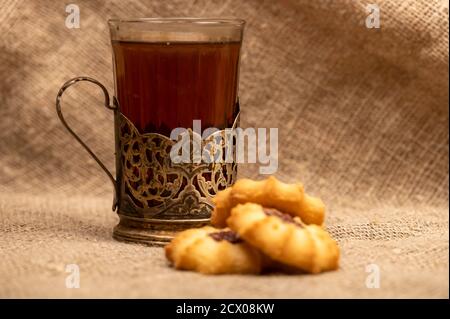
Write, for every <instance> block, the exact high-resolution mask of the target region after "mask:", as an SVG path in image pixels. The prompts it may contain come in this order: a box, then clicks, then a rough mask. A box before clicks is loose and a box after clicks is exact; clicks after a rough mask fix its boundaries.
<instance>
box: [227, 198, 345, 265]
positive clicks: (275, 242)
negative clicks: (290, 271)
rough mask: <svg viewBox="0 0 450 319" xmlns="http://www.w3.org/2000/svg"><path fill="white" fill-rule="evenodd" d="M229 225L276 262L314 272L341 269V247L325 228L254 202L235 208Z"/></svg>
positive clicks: (229, 219) (228, 221) (228, 220)
mask: <svg viewBox="0 0 450 319" xmlns="http://www.w3.org/2000/svg"><path fill="white" fill-rule="evenodd" d="M227 223H228V226H229V227H230V228H231V229H232V230H234V231H235V232H237V233H238V234H239V236H240V237H241V238H243V239H244V240H245V241H246V242H248V243H249V244H251V245H252V246H254V247H256V248H257V249H259V250H261V252H263V253H264V254H266V255H267V256H268V257H270V258H272V259H273V260H275V261H278V262H281V263H283V264H286V265H289V266H293V267H296V268H298V269H301V270H303V271H306V272H311V273H318V272H321V271H326V270H333V269H336V268H338V264H339V247H338V245H337V243H336V242H335V241H334V240H333V239H332V238H331V237H330V235H329V234H328V233H327V232H326V231H325V230H324V229H323V228H322V227H319V226H317V225H306V224H304V223H302V221H301V220H300V219H299V218H297V217H295V218H292V216H290V215H288V214H283V213H281V212H280V211H278V210H276V209H270V208H263V207H262V206H261V205H258V204H253V203H247V204H239V205H237V206H236V207H234V208H233V209H232V210H231V215H230V217H229V218H228V219H227Z"/></svg>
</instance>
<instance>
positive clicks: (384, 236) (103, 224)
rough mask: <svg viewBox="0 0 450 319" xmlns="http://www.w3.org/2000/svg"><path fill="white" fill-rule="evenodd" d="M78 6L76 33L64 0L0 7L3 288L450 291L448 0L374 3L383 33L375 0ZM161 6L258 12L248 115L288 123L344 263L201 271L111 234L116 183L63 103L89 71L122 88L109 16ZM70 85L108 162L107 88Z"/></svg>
mask: <svg viewBox="0 0 450 319" xmlns="http://www.w3.org/2000/svg"><path fill="white" fill-rule="evenodd" d="M75 3H76V4H78V5H79V7H80V10H81V28H80V29H68V28H66V27H65V23H64V22H65V18H66V15H67V13H66V12H65V5H66V2H65V1H8V0H6V1H5V0H2V1H1V6H0V7H1V10H0V33H1V34H2V36H1V38H0V61H1V63H0V74H1V77H0V105H1V106H0V139H1V143H0V238H1V240H0V297H267V298H270V297H276V298H280V297H287V298H301V297H357V298H361V297H448V282H449V278H448V270H449V269H448V254H449V251H448V242H449V241H448V239H449V237H448V227H449V226H448V209H449V206H448V201H449V193H448V188H449V175H448V172H449V171H448V160H449V158H448V151H449V149H448V146H449V144H448V143H449V142H448V2H446V1H431V0H417V1H402V2H399V1H395V0H385V1H375V0H374V1H373V3H377V4H378V5H379V7H380V10H381V29H368V28H366V27H365V19H366V16H367V13H366V4H367V2H366V1H325V0H323V1H309V0H308V1H307V0H305V1H294V0H283V1H281V0H280V1H259V0H253V1H233V0H228V1H206V0H200V1H187V2H185V1H93V0H90V1H78V0H77V1H75ZM154 16H162V17H167V16H199V17H205V16H220V17H240V18H243V19H245V20H247V28H246V33H245V37H244V38H245V39H244V46H243V52H242V63H241V77H240V100H241V104H242V120H241V124H242V125H243V126H244V127H248V126H253V127H278V128H279V140H280V143H279V169H278V172H277V176H278V177H279V178H280V179H282V180H284V181H286V182H293V181H298V180H300V181H302V182H303V183H304V184H305V187H306V189H307V191H308V192H310V193H312V194H314V195H317V196H320V197H321V198H322V199H323V200H324V202H325V203H326V204H327V221H326V225H327V227H328V229H329V230H330V232H331V234H332V235H333V236H334V237H335V238H336V239H337V240H338V241H339V243H340V246H341V248H342V258H341V268H340V269H339V270H338V271H335V272H329V273H325V274H321V275H314V276H312V275H283V274H276V273H274V274H270V275H265V276H237V275H236V276H217V277H212V276H203V275H199V274H195V273H189V272H181V271H175V270H173V269H171V268H170V267H168V264H167V262H166V260H165V258H164V255H163V250H162V249H161V248H149V247H144V246H140V245H133V244H124V243H120V242H116V241H114V240H113V239H112V237H111V232H112V228H113V226H114V225H115V224H116V223H117V221H118V218H117V216H116V215H115V214H114V213H113V212H111V202H112V192H113V190H112V186H111V184H110V182H109V181H108V179H107V177H106V176H105V175H104V174H103V173H102V172H101V170H100V169H99V168H98V167H97V165H96V163H95V162H94V161H93V160H92V159H91V158H90V157H89V156H88V155H87V153H86V152H85V151H84V150H83V149H82V148H81V146H80V145H78V144H76V142H75V141H74V140H73V138H72V137H71V136H70V135H69V134H68V133H67V132H66V131H64V129H63V127H62V125H61V123H60V122H59V121H58V119H57V117H56V112H55V106H54V101H55V96H56V93H57V91H58V89H59V87H60V86H61V84H62V83H63V82H65V81H66V80H68V79H69V78H71V77H74V76H78V75H88V76H92V77H95V78H96V79H98V80H100V81H101V82H103V83H105V85H106V86H107V87H108V89H110V92H113V91H112V90H113V76H112V63H111V49H110V43H109V32H108V29H107V24H106V20H107V19H108V18H111V17H154ZM68 93H69V94H67V96H66V97H65V99H64V103H63V108H64V110H65V112H66V114H67V119H68V121H69V123H71V124H72V125H73V126H74V127H75V129H76V131H77V132H80V135H81V136H82V137H83V138H85V140H86V141H87V143H88V144H89V145H90V146H92V148H93V149H94V150H95V151H96V152H97V153H98V154H100V157H101V158H102V159H103V160H104V162H105V163H106V165H107V166H108V167H111V168H112V167H113V166H114V156H113V153H114V143H113V119H112V114H111V113H110V112H109V111H107V110H106V109H104V108H103V107H102V106H101V104H102V100H101V99H102V96H101V92H99V90H98V89H96V88H95V87H92V86H90V85H88V84H80V85H78V86H77V87H76V88H75V89H71V90H70V91H69V92H68ZM257 168H258V167H257V166H255V165H243V166H241V167H240V172H239V175H240V177H252V178H260V177H261V176H258V169H257ZM67 264H77V265H79V267H80V276H81V277H80V278H81V281H80V285H81V286H80V288H79V289H68V288H66V285H65V283H66V277H67V276H68V275H69V273H66V272H65V267H66V265H67ZM370 264H376V265H378V266H379V269H380V288H368V287H367V286H366V279H367V276H368V275H370V274H369V273H367V272H366V267H367V266H368V265H370Z"/></svg>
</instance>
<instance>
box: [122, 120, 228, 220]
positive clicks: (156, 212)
mask: <svg viewBox="0 0 450 319" xmlns="http://www.w3.org/2000/svg"><path fill="white" fill-rule="evenodd" d="M118 116H119V119H118V122H119V129H118V133H119V145H120V162H121V166H122V174H121V185H120V203H119V212H120V213H121V214H126V215H130V216H136V217H138V216H140V217H144V218H158V219H186V218H189V219H204V218H209V217H210V213H211V209H212V208H213V206H212V203H211V199H212V197H213V196H214V195H215V194H216V193H217V192H218V191H220V190H223V189H225V188H226V187H228V186H230V185H232V184H233V183H234V180H235V178H236V170H237V166H236V163H235V162H234V161H233V162H231V163H217V162H216V163H214V162H212V163H205V162H203V161H200V158H199V155H203V156H204V158H205V157H206V158H219V156H221V158H222V159H223V160H224V159H225V157H224V154H226V152H227V147H229V145H228V144H227V143H226V140H227V139H226V138H225V134H226V131H225V130H222V131H217V132H215V133H213V134H211V135H210V136H208V137H207V138H206V139H203V140H202V139H201V137H200V136H199V135H198V133H195V132H193V131H192V130H190V129H189V130H187V132H186V133H185V134H188V135H189V136H184V137H188V138H186V141H187V143H190V145H189V150H190V159H191V160H196V161H197V163H192V162H191V163H174V162H173V161H172V160H171V157H170V152H171V149H172V147H173V146H174V145H175V144H176V143H178V142H180V143H181V142H182V141H180V140H178V141H174V140H171V139H170V138H168V137H166V136H164V135H161V134H158V133H146V134H141V133H140V132H139V131H138V130H137V129H136V127H135V126H134V125H133V123H132V122H131V121H129V120H128V119H127V118H126V117H125V116H124V115H123V114H119V115H118ZM180 138H183V136H181V137H180ZM194 143H198V144H199V145H197V148H196V150H200V151H201V152H202V153H201V154H199V153H198V152H197V153H194V149H195V148H194ZM231 146H232V147H233V152H232V154H234V144H233V143H232V144H231Z"/></svg>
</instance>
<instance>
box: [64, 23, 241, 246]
mask: <svg viewBox="0 0 450 319" xmlns="http://www.w3.org/2000/svg"><path fill="white" fill-rule="evenodd" d="M108 24H109V29H110V35H111V44H112V51H113V66H114V84H115V95H114V97H113V98H112V99H110V97H109V94H108V92H107V89H106V88H105V87H104V86H103V85H102V84H101V83H99V82H98V81H97V80H95V79H93V78H89V77H77V78H74V79H71V80H69V81H67V82H66V83H65V84H64V85H63V87H62V88H61V90H60V91H59V93H58V96H57V100H56V108H57V112H58V116H59V118H60V119H61V121H62V123H63V124H64V126H65V127H66V128H67V129H68V131H69V132H70V133H71V134H72V135H73V136H74V137H75V138H76V140H77V141H78V142H79V143H80V144H81V145H82V146H83V147H84V148H85V149H86V150H87V151H88V152H89V154H90V155H91V156H93V158H94V159H95V160H96V161H97V162H98V163H99V165H100V166H101V168H102V169H103V170H104V171H105V172H106V173H107V175H108V176H109V178H110V179H111V181H112V182H113V184H114V189H115V199H114V203H113V210H117V213H118V215H119V217H120V222H119V224H118V225H117V226H116V227H115V228H114V232H113V237H114V238H116V239H118V240H122V241H131V242H141V243H146V244H151V245H162V244H165V243H166V242H168V241H169V240H170V239H171V238H173V236H174V234H175V233H176V232H177V231H180V230H184V229H187V228H191V227H197V226H202V225H205V224H208V223H209V217H210V214H211V210H212V209H213V204H212V198H213V197H214V195H215V194H216V193H217V192H218V191H220V190H223V189H225V188H226V187H228V186H230V185H232V184H233V183H234V180H235V178H236V170H237V165H236V163H235V162H234V161H222V162H203V161H200V162H197V161H192V162H189V161H188V162H186V161H183V162H181V163H180V162H174V161H172V159H171V156H170V152H171V149H172V147H173V146H174V145H175V144H176V143H177V142H178V141H177V140H174V139H171V138H170V137H171V133H172V132H173V130H174V129H179V128H186V129H188V130H187V132H188V133H187V134H189V135H190V136H191V137H192V141H195V140H196V139H195V137H197V138H198V137H199V136H195V135H199V133H198V132H195V131H194V130H192V127H193V121H198V120H200V121H201V122H200V123H201V127H202V128H203V129H204V128H211V127H213V128H217V129H218V131H217V132H215V133H213V134H211V136H202V137H200V141H201V142H200V143H202V145H203V144H207V143H208V139H211V138H214V137H215V136H217V135H219V136H220V135H221V134H225V133H224V132H225V130H226V129H229V128H234V127H235V126H236V125H237V123H238V118H239V102H238V86H239V59H240V51H241V45H242V36H243V31H244V25H245V21H243V20H240V19H198V18H168V19H153V18H152V19H133V20H120V19H112V20H109V21H108ZM79 81H89V82H91V83H94V84H96V85H98V86H99V87H100V88H101V89H102V91H103V93H104V96H105V106H106V107H107V108H109V109H111V110H113V111H114V124H115V148H116V149H115V153H116V176H115V178H114V177H113V176H112V174H111V173H110V172H109V170H108V169H107V168H106V167H105V166H104V165H103V163H101V161H100V160H99V159H98V158H97V156H96V155H95V154H94V153H93V152H92V151H91V150H90V149H89V147H88V146H87V145H86V144H85V143H84V142H83V141H82V140H81V139H80V138H79V137H78V136H77V135H76V133H75V132H74V131H73V130H72V129H71V128H70V127H69V126H68V125H67V122H66V121H65V119H64V117H63V114H62V112H61V98H62V96H63V93H64V91H65V90H66V89H67V88H68V87H69V86H71V85H73V84H74V83H76V82H79ZM111 100H112V103H110V102H111ZM213 135H214V136H213ZM197 140H198V139H197ZM192 143H193V142H191V144H192ZM219 147H220V146H219ZM222 147H225V146H224V145H222ZM215 151H217V147H216V148H215ZM221 151H222V153H224V152H225V150H221Z"/></svg>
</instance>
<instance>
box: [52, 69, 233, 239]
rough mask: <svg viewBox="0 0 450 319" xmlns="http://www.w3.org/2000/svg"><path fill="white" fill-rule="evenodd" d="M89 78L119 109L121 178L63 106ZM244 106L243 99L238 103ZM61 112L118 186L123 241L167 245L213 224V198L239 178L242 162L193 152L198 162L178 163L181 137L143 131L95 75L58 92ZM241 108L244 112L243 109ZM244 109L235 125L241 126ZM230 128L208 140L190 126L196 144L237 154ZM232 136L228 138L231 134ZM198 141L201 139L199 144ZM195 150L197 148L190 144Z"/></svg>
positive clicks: (206, 150) (118, 230)
mask: <svg viewBox="0 0 450 319" xmlns="http://www.w3.org/2000/svg"><path fill="white" fill-rule="evenodd" d="M80 81H87V82H91V83H93V84H96V85H98V86H99V87H100V88H101V90H102V92H103V94H104V98H105V100H104V106H105V107H106V108H108V109H110V110H113V111H114V126H115V136H116V179H114V177H113V175H112V174H111V172H110V171H109V170H108V169H107V168H106V166H105V165H104V164H103V163H102V162H101V161H100V159H99V158H98V157H97V156H96V155H95V154H94V152H93V151H92V150H91V149H90V148H89V147H88V146H87V145H86V144H85V143H84V142H83V141H82V140H81V138H80V137H79V136H78V135H77V134H76V133H75V132H74V131H73V130H72V129H71V128H70V127H69V125H68V124H67V122H66V121H65V119H64V116H63V114H62V111H61V98H62V96H63V94H64V92H65V90H66V89H67V88H69V87H70V86H72V85H73V84H75V83H77V82H80ZM236 109H237V110H239V102H238V103H237V104H236ZM56 111H57V113H58V116H59V118H60V120H61V122H62V123H63V125H64V126H65V127H66V129H67V130H68V131H69V133H70V134H72V136H73V137H74V138H75V139H76V140H77V141H78V142H79V143H80V144H81V146H83V148H84V149H85V150H86V151H87V152H88V153H89V154H90V155H91V156H92V157H93V158H94V160H95V161H96V162H97V163H98V165H100V167H101V168H102V169H103V170H104V171H105V173H106V174H107V175H108V177H109V179H110V180H111V182H112V183H113V185H114V190H115V191H114V201H113V206H112V207H113V210H116V209H117V213H118V215H119V217H120V222H119V224H118V225H117V226H116V227H115V228H114V232H113V237H114V238H115V239H117V240H121V241H131V242H139V243H144V244H149V245H164V244H165V243H167V242H168V241H170V240H171V239H172V238H173V236H174V235H175V234H176V232H178V231H181V230H184V229H187V228H190V227H200V226H202V225H206V224H208V223H209V217H210V213H211V210H212V207H213V206H212V203H211V199H212V197H213V196H214V195H215V194H216V193H217V192H218V191H219V190H222V189H225V188H226V187H227V186H230V185H231V184H233V183H234V180H235V178H236V170H237V167H236V163H235V162H234V161H233V160H231V161H230V162H217V161H216V162H214V161H213V162H212V163H209V162H205V161H196V160H197V159H198V157H199V154H197V153H195V154H194V152H192V153H190V155H191V158H192V159H195V160H194V162H193V163H179V164H176V163H173V162H172V160H171V158H170V150H171V149H172V146H174V145H175V144H176V143H177V141H173V140H171V139H169V138H168V137H166V136H164V135H160V134H157V133H149V134H140V133H139V131H138V130H137V129H136V127H135V126H134V125H133V123H132V122H130V121H129V120H128V119H127V118H126V117H125V116H124V115H123V114H122V113H120V106H119V102H118V101H117V99H116V98H115V97H114V98H113V104H112V105H110V98H109V94H108V91H107V90H106V87H105V86H104V85H103V84H101V83H100V82H98V81H97V80H95V79H92V78H89V77H76V78H73V79H71V80H69V81H67V82H66V83H64V85H63V86H62V87H61V89H60V90H59V92H58V95H57V97H56ZM238 112H239V111H238ZM238 121H239V113H238V115H237V116H236V119H235V121H234V124H233V127H232V129H234V128H236V126H237V125H238ZM227 132H228V131H227V130H222V131H218V132H215V133H213V134H211V135H210V136H208V137H207V138H206V139H203V140H202V139H201V138H200V136H199V135H198V134H197V133H194V132H192V130H188V132H187V134H188V135H189V139H188V140H189V141H190V142H189V143H191V144H190V145H191V146H193V145H197V146H198V147H197V148H196V149H200V150H202V151H203V153H201V154H200V155H206V156H209V157H210V158H218V157H220V156H224V154H226V153H227V151H229V150H230V148H231V149H232V150H231V154H233V155H234V154H235V144H236V143H235V140H234V139H233V142H232V143H231V147H230V145H228V143H226V142H225V141H230V139H229V136H227V135H226V134H227ZM225 137H227V138H225ZM195 143H197V144H195ZM190 149H191V150H192V151H194V147H191V148H190Z"/></svg>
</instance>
